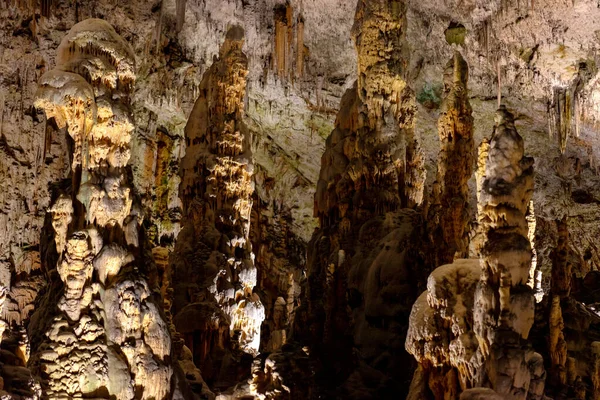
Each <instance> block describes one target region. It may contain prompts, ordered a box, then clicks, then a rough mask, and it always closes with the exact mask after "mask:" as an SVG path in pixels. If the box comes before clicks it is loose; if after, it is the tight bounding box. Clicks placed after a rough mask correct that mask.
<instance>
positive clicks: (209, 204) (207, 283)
mask: <svg viewBox="0 0 600 400" xmlns="http://www.w3.org/2000/svg"><path fill="white" fill-rule="evenodd" d="M243 41H244V31H243V29H242V28H240V27H233V28H231V29H230V30H229V31H228V33H227V37H226V39H225V42H224V43H223V45H222V47H221V51H220V54H219V58H218V59H217V60H216V61H215V62H214V63H213V65H212V67H211V68H210V69H209V70H208V71H207V72H206V73H205V74H204V78H203V80H202V83H201V85H200V91H201V95H200V97H199V98H198V100H197V101H196V104H195V105H194V109H193V110H192V113H191V115H190V118H189V120H188V124H187V126H186V141H187V143H188V147H187V149H186V154H185V157H184V158H183V161H182V171H183V173H182V183H181V186H180V193H181V197H182V200H183V205H184V213H185V215H186V219H185V222H184V224H183V228H182V231H181V233H180V234H179V237H178V240H177V243H176V245H175V250H176V253H177V255H176V256H175V258H174V263H173V268H174V270H173V279H174V284H175V298H174V304H173V315H174V322H175V326H176V327H177V330H178V331H179V332H181V333H184V334H185V336H186V344H187V345H188V347H190V349H191V350H192V352H193V355H194V360H195V361H196V362H197V363H198V365H199V367H200V369H201V370H202V373H203V375H204V377H205V378H206V379H207V381H209V382H214V380H216V379H227V380H232V381H233V382H235V379H237V376H236V372H234V371H233V370H231V368H234V365H232V363H231V360H230V359H231V357H235V358H236V359H237V360H238V361H239V359H240V357H242V354H243V353H247V354H250V355H257V354H258V350H259V349H258V347H259V343H260V328H261V324H262V321H263V320H264V317H265V315H264V307H263V305H262V303H261V301H260V299H259V297H258V295H257V294H256V293H254V287H255V286H256V284H257V270H256V267H255V265H254V254H253V252H252V245H251V243H250V240H249V234H250V213H251V210H252V194H253V192H254V182H253V179H252V175H253V164H252V153H251V149H250V144H251V137H250V133H249V132H248V130H247V128H246V126H245V124H244V122H243V118H244V112H245V111H244V96H245V93H246V75H247V73H248V66H247V65H248V64H247V63H248V61H247V58H246V56H245V54H244V53H243V52H242V45H243ZM240 350H241V352H242V353H240ZM247 367H248V371H249V369H250V365H247ZM226 368H230V370H226ZM224 374H226V375H224Z"/></svg>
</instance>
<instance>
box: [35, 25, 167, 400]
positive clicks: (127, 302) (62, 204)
mask: <svg viewBox="0 0 600 400" xmlns="http://www.w3.org/2000/svg"><path fill="white" fill-rule="evenodd" d="M134 80H135V68H134V57H133V53H132V51H131V49H130V47H129V45H128V44H127V43H126V42H125V41H124V40H123V39H122V38H121V37H120V36H118V35H117V34H116V32H115V31H114V29H113V28H112V27H111V26H110V25H109V24H107V23H106V22H104V21H102V20H97V19H91V20H85V21H83V22H80V23H79V24H77V25H75V26H74V27H73V28H72V29H71V31H70V32H69V33H68V34H67V36H65V38H64V39H63V40H62V42H61V44H60V46H59V48H58V57H57V67H56V68H55V69H54V70H52V71H49V72H47V73H46V74H45V75H44V76H42V78H41V79H40V88H39V91H38V96H37V97H38V100H37V101H36V105H37V107H40V108H42V109H43V110H44V111H45V113H46V116H47V118H48V119H52V118H53V119H54V121H55V123H56V124H57V126H59V127H66V128H67V131H68V132H69V135H70V136H71V138H72V139H73V142H74V148H73V151H74V155H73V164H72V177H73V179H72V182H73V187H72V191H73V193H74V194H76V196H67V195H66V194H62V195H60V196H59V197H58V199H57V200H56V201H55V203H54V205H53V206H52V207H51V208H50V210H49V212H50V213H51V214H52V226H53V228H54V230H55V241H56V248H57V251H58V253H59V260H58V264H57V266H56V270H57V272H58V276H59V277H60V280H61V281H62V286H64V291H63V292H62V294H60V293H61V292H58V294H60V296H59V298H58V304H57V305H56V306H57V309H56V310H55V309H54V308H52V306H51V305H50V306H49V307H50V308H48V309H42V310H38V312H39V313H43V314H40V317H36V316H35V315H34V316H33V317H32V321H34V322H32V324H30V328H31V329H44V330H45V335H44V337H43V338H41V339H40V340H39V342H36V343H35V344H34V347H33V348H32V361H31V365H32V368H33V370H34V371H36V372H37V373H39V374H40V375H41V377H42V388H43V391H44V396H47V397H49V398H67V397H68V398H73V397H90V396H92V397H94V398H105V399H109V398H118V399H133V398H140V399H166V398H168V397H169V396H170V394H171V393H172V390H173V389H172V385H171V376H172V373H173V369H172V367H171V365H170V361H169V357H170V352H171V338H170V336H169V332H168V330H167V327H166V324H165V322H164V319H163V318H164V317H163V315H162V313H161V312H160V311H159V309H158V307H157V305H156V304H155V300H154V299H153V295H152V288H151V287H149V286H148V283H147V281H146V279H145V277H146V276H147V274H149V272H150V271H149V268H148V267H147V266H144V261H143V257H144V255H143V252H141V251H140V250H141V249H140V247H139V246H140V243H139V242H138V240H137V231H138V230H139V229H140V223H141V221H140V220H139V219H138V218H135V216H134V212H132V204H133V199H132V196H131V192H130V187H129V184H128V178H127V174H126V168H127V164H128V160H129V142H130V139H131V132H132V131H133V129H134V127H133V123H132V121H131V117H130V114H131V105H130V103H129V96H130V94H131V90H132V85H133V82H134ZM75 197H76V198H75ZM82 205H83V207H82ZM124 231H125V233H124ZM126 232H131V234H127V233H126ZM146 261H147V260H146ZM54 290H57V289H54ZM49 295H50V296H56V294H54V293H52V291H50V292H49ZM53 312H54V313H55V317H54V319H53V320H52V319H51V320H46V318H47V316H48V315H52V313H53ZM41 315H44V316H45V317H43V316H41Z"/></svg>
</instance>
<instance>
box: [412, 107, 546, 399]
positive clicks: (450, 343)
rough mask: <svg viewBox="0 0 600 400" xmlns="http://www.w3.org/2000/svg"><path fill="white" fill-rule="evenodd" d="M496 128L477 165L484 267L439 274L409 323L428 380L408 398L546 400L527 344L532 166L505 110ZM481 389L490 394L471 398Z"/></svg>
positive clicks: (478, 263) (475, 264)
mask: <svg viewBox="0 0 600 400" xmlns="http://www.w3.org/2000/svg"><path fill="white" fill-rule="evenodd" d="M495 121H496V126H495V128H494V133H493V135H492V137H491V139H489V140H486V141H484V142H483V143H482V145H481V146H480V153H479V159H478V170H477V187H478V211H479V215H478V221H479V224H480V230H481V233H482V236H483V240H482V241H481V243H480V244H479V246H478V248H479V249H480V252H481V259H480V260H456V261H455V262H454V263H453V264H450V265H444V266H441V267H439V268H437V269H436V270H435V271H434V272H433V273H432V274H431V275H430V276H429V279H428V282H427V292H425V293H423V295H421V297H419V299H418V300H417V301H416V302H415V304H414V306H413V309H412V313H411V316H410V321H409V323H410V328H409V332H408V337H407V340H406V349H407V350H408V351H409V352H410V353H411V354H413V355H414V356H415V358H416V359H417V361H419V363H420V365H421V366H422V369H423V372H424V374H425V375H426V379H423V377H422V375H423V374H421V375H419V376H418V377H417V376H415V378H414V379H416V380H414V381H413V387H411V391H412V392H413V393H418V392H422V391H423V390H427V389H426V388H427V386H428V387H429V390H430V391H431V395H432V396H433V397H434V398H436V399H441V398H457V396H458V395H459V394H460V392H461V391H464V393H463V395H461V396H460V398H461V399H477V398H487V397H481V396H489V398H492V397H491V396H492V395H493V396H497V398H503V396H506V397H507V398H517V399H541V398H542V397H543V394H544V381H545V372H544V367H543V359H542V356H541V355H540V354H538V353H535V352H534V351H533V349H532V348H531V346H530V345H529V343H528V342H527V339H528V336H529V330H530V329H531V326H532V324H533V317H534V308H535V307H534V299H533V292H532V288H531V287H530V286H528V285H527V282H528V279H529V269H530V264H531V256H532V255H531V246H530V242H529V240H528V225H527V220H526V217H525V215H526V212H527V207H528V205H529V202H530V200H531V196H532V193H533V159H532V158H529V157H525V156H524V149H523V139H522V138H521V136H519V134H518V133H517V131H516V129H515V127H514V122H513V117H512V114H510V113H509V112H508V111H507V110H506V108H505V107H504V106H502V107H500V109H498V111H497V112H496V118H495ZM449 369H456V370H457V372H458V379H457V380H458V382H456V380H453V379H451V378H450V379H449V378H448V377H449V376H451V375H450V374H449V372H448V370H449ZM417 378H418V379H417ZM442 378H443V379H442ZM440 381H441V382H442V383H441V384H440V383H439V382H440ZM424 387H425V388H424ZM457 387H458V390H457ZM476 387H488V388H490V389H487V390H483V389H473V390H468V389H472V388H476ZM492 389H493V390H492ZM444 393H453V394H450V395H448V396H449V397H445V396H446V394H444ZM484 393H488V394H485V395H484ZM413 396H414V394H413Z"/></svg>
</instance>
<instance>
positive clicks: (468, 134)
mask: <svg viewBox="0 0 600 400" xmlns="http://www.w3.org/2000/svg"><path fill="white" fill-rule="evenodd" d="M468 75H469V69H468V66H467V63H466V62H465V60H464V59H463V57H462V55H461V54H460V53H459V52H458V51H455V52H454V56H453V57H452V59H451V60H450V61H449V62H448V64H447V65H446V69H445V71H444V92H445V93H446V97H445V98H444V101H443V103H442V106H441V113H440V118H439V119H438V134H439V137H440V144H441V149H440V153H439V155H438V171H437V185H436V186H434V190H438V192H435V193H433V202H434V204H433V205H432V207H431V210H430V213H431V216H432V217H431V219H432V220H433V221H434V223H437V224H438V225H437V227H436V228H437V229H436V231H434V235H436V236H435V237H434V238H433V241H434V242H435V243H436V246H435V247H436V248H438V251H437V253H438V254H437V260H436V262H437V264H438V265H439V264H445V263H451V262H452V261H454V258H455V256H458V257H459V258H464V257H467V256H468V248H469V220H470V214H469V210H468V206H467V205H468V204H469V197H470V196H469V186H468V182H469V179H470V178H471V175H472V174H473V163H474V157H473V147H474V145H473V117H472V115H471V112H472V110H471V105H470V104H469V94H468V90H467V81H468V78H469V76H468Z"/></svg>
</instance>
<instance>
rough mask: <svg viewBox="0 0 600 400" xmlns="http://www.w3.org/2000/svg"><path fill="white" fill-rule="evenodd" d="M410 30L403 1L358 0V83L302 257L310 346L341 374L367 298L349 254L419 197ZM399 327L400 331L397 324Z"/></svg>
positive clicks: (327, 163) (328, 153)
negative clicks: (364, 230)
mask: <svg viewBox="0 0 600 400" xmlns="http://www.w3.org/2000/svg"><path fill="white" fill-rule="evenodd" d="M406 29H407V22H406V3H405V2H404V1H380V0H360V1H359V2H358V5H357V9H356V14H355V22H354V26H353V28H352V35H353V38H354V41H355V45H356V50H357V53H358V79H357V81H356V83H355V85H354V87H353V88H352V89H349V90H348V91H347V92H346V93H345V94H344V96H343V98H342V101H341V104H340V111H339V113H338V115H337V118H336V122H335V129H334V130H333V132H332V133H331V135H330V136H329V137H328V138H327V141H326V149H325V153H324V154H323V156H322V159H321V171H320V176H319V181H318V184H317V192H316V194H315V210H314V211H315V216H317V217H318V218H319V221H320V229H319V230H318V231H317V232H316V233H315V235H314V236H313V239H312V241H311V243H310V244H309V251H308V260H307V263H308V274H309V277H308V281H309V282H308V286H309V287H308V291H307V292H308V293H307V294H308V297H309V298H308V307H309V310H308V314H309V315H310V318H311V319H312V321H311V322H312V323H311V324H310V327H311V332H310V335H311V337H312V340H313V344H314V346H315V347H318V350H314V352H315V353H319V355H320V356H321V357H322V358H323V359H326V360H329V361H328V362H332V363H333V364H335V365H334V366H333V368H331V369H330V371H331V372H332V373H333V374H336V375H337V376H338V377H342V376H343V375H344V374H345V373H348V372H349V371H348V369H349V368H351V367H352V363H351V362H348V361H349V358H351V357H352V351H351V349H349V347H352V346H353V341H354V338H353V337H352V336H353V332H352V331H353V326H352V322H351V321H352V320H353V319H354V317H352V316H351V315H350V314H351V308H353V309H360V310H363V311H364V307H365V303H366V300H364V297H363V294H358V295H357V296H356V297H355V298H354V299H350V298H349V295H348V293H349V290H350V291H353V292H354V293H356V291H355V289H356V290H358V291H359V292H360V291H361V290H363V289H364V286H365V283H364V282H365V280H366V279H367V276H366V275H367V274H368V273H369V272H368V271H366V270H365V269H364V268H362V269H360V268H359V266H358V264H357V265H354V264H353V259H352V258H353V256H354V255H355V253H356V252H357V250H358V247H359V243H358V238H359V234H360V230H361V226H363V224H365V223H366V222H368V221H370V220H372V219H374V218H377V217H381V216H384V215H386V213H388V212H392V211H396V210H398V209H400V208H403V207H407V206H414V205H415V204H418V203H420V202H421V201H422V193H423V181H424V179H423V178H424V175H423V173H424V169H423V168H422V164H421V158H420V153H419V151H418V146H417V142H416V140H415V137H414V115H415V112H416V105H415V96H414V93H413V91H412V89H411V88H410V87H409V86H408V85H407V82H406V80H405V70H406V66H407V64H408V52H407V45H406ZM392 219H393V218H390V220H392ZM400 220H402V218H401V217H400V218H398V219H396V220H395V221H400ZM406 232H408V233H407V235H409V233H410V232H411V231H410V230H407V231H406ZM365 251H366V249H365ZM401 259H402V257H398V258H397V260H401ZM399 262H400V261H399ZM403 267H404V265H402V266H401V268H403ZM353 268H356V269H360V272H359V273H358V275H357V278H356V280H357V281H359V286H361V288H358V289H357V288H349V284H348V282H349V274H350V271H351V270H352V269H353ZM365 268H366V267H365ZM363 274H364V275H363ZM373 274H375V273H373ZM373 281H377V279H376V278H373ZM377 284H379V282H378V283H377ZM374 286H375V284H374ZM365 290H366V289H365ZM390 290H392V289H390ZM371 296H372V297H373V298H375V297H377V294H376V293H371ZM392 302H393V301H392ZM351 303H354V304H352V305H351ZM373 303H376V302H373ZM377 304H378V303H377ZM379 308H380V309H381V307H379ZM390 309H393V310H394V311H397V309H398V308H397V307H396V308H394V307H393V306H390ZM361 312H362V311H361ZM360 318H364V315H363V316H362V317H360ZM356 324H357V325H358V322H357V323H356ZM396 333H397V334H398V335H403V334H404V332H402V329H398V331H396Z"/></svg>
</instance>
